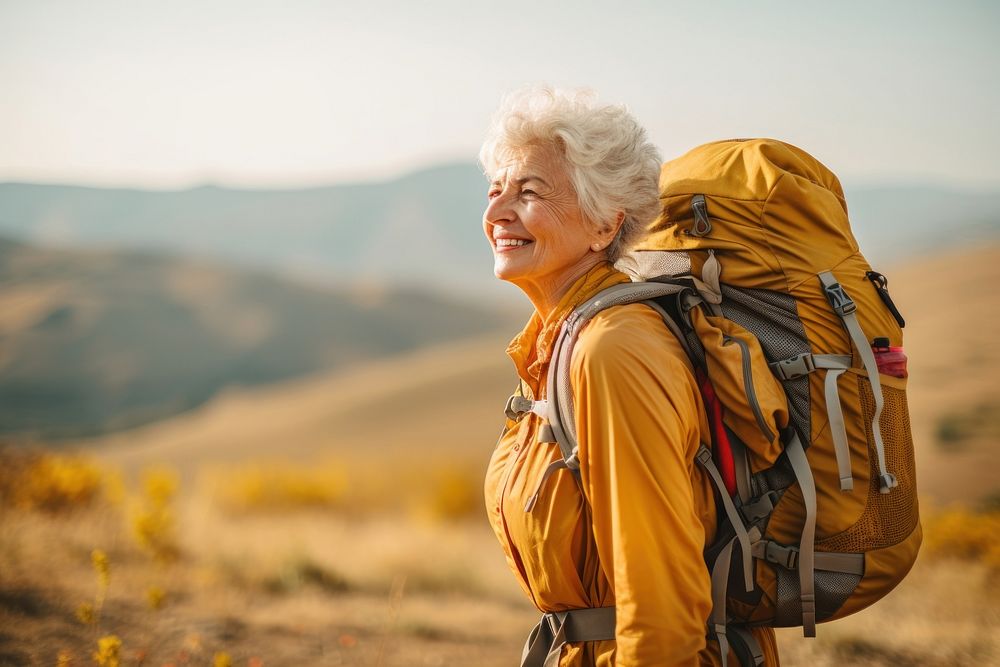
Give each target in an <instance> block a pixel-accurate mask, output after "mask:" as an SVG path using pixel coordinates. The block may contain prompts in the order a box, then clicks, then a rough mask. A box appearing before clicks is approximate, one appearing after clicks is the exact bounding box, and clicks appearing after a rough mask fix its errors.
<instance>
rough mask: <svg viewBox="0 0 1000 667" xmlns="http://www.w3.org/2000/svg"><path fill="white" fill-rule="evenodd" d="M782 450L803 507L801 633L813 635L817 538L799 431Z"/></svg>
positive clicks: (809, 477) (813, 490) (813, 488)
mask: <svg viewBox="0 0 1000 667" xmlns="http://www.w3.org/2000/svg"><path fill="white" fill-rule="evenodd" d="M785 454H786V455H787V456H788V462H789V463H791V465H792V472H794V473H795V479H796V481H797V482H798V483H799V491H801V493H802V504H803V506H804V507H805V510H806V516H805V521H804V522H803V524H802V538H801V541H800V542H799V558H798V569H799V592H800V594H801V600H802V634H803V635H805V636H806V637H815V636H816V590H815V588H816V585H815V578H814V567H815V560H814V558H813V552H814V550H815V541H816V484H815V482H814V481H813V476H812V470H811V469H810V468H809V460H808V459H807V458H806V452H805V450H804V449H803V448H802V441H801V440H799V435H798V433H796V434H794V435H793V436H792V438H791V440H790V441H789V442H788V444H787V445H785Z"/></svg>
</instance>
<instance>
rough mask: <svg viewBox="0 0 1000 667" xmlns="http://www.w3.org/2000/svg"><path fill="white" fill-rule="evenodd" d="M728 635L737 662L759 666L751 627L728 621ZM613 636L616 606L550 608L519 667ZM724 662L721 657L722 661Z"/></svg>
mask: <svg viewBox="0 0 1000 667" xmlns="http://www.w3.org/2000/svg"><path fill="white" fill-rule="evenodd" d="M727 630H728V634H729V635H730V637H732V638H733V640H734V641H733V649H734V651H735V653H736V657H737V658H738V659H739V663H740V665H747V666H753V667H760V666H761V665H763V664H764V651H763V650H762V649H761V646H760V644H759V643H758V642H757V639H756V637H754V636H753V633H751V632H750V628H748V627H746V626H743V625H737V624H730V625H728V626H727ZM614 638H615V608H614V607H593V608H591V609H570V610H568V611H553V612H549V613H547V614H543V615H542V619H541V620H540V621H538V625H536V626H535V627H534V628H532V630H531V634H529V635H528V641H526V642H525V643H524V651H522V652H521V667H558V665H559V656H560V655H561V654H562V647H563V646H564V645H565V644H571V643H574V642H593V641H605V640H611V639H614ZM726 662H727V661H726V660H725V659H724V660H723V663H724V664H725V663H726Z"/></svg>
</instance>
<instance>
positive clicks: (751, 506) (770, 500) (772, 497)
mask: <svg viewBox="0 0 1000 667" xmlns="http://www.w3.org/2000/svg"><path fill="white" fill-rule="evenodd" d="M777 499H778V492H777V491H768V492H767V493H765V494H764V495H763V496H761V497H760V498H758V499H757V500H755V501H753V502H749V503H747V504H746V505H743V506H742V507H741V508H740V514H742V515H743V518H744V519H746V522H747V523H748V524H750V523H756V522H757V521H759V520H761V519H763V518H764V517H766V516H768V515H769V514H771V512H773V511H774V504H775V502H776V501H777Z"/></svg>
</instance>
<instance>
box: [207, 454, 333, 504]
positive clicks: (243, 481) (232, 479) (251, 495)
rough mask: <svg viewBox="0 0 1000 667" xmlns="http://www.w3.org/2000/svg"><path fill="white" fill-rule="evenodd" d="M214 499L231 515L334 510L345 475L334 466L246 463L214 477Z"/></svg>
mask: <svg viewBox="0 0 1000 667" xmlns="http://www.w3.org/2000/svg"><path fill="white" fill-rule="evenodd" d="M213 482H214V487H215V488H214V495H215V498H216V500H217V501H218V502H219V504H220V505H221V506H222V507H223V508H224V509H226V510H229V511H232V512H240V513H243V512H252V511H262V510H263V511H272V510H279V511H280V510H290V509H303V508H326V509H329V508H335V507H338V506H339V505H340V504H341V502H342V501H343V499H344V496H345V492H346V489H347V474H346V472H345V470H344V469H343V468H342V467H341V466H339V465H337V464H332V463H331V464H326V465H319V466H317V465H302V464H292V463H263V462H257V463H247V464H244V465H242V466H239V467H234V468H230V469H228V470H225V471H217V472H216V474H215V475H214V480H213Z"/></svg>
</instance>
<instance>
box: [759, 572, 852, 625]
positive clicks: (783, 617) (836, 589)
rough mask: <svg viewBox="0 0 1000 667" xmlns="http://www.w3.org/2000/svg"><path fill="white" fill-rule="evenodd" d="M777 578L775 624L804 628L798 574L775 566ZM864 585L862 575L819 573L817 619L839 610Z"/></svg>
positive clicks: (822, 619)
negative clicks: (859, 585)
mask: <svg viewBox="0 0 1000 667" xmlns="http://www.w3.org/2000/svg"><path fill="white" fill-rule="evenodd" d="M774 570H775V574H777V579H778V589H777V596H778V599H777V601H776V603H775V606H774V625H775V627H779V628H789V627H796V626H799V625H802V601H801V600H800V597H801V593H800V592H799V573H798V572H797V571H796V570H786V569H785V568H783V567H780V566H775V568H774ZM860 582H861V576H860V575H857V574H847V573H845V572H826V571H824V570H816V620H817V621H824V620H826V619H828V618H830V617H831V616H833V615H834V614H836V613H837V610H838V609H840V608H841V607H842V606H843V605H844V603H845V602H846V601H847V598H849V597H851V593H853V592H854V589H855V588H857V587H858V584H859V583H860Z"/></svg>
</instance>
